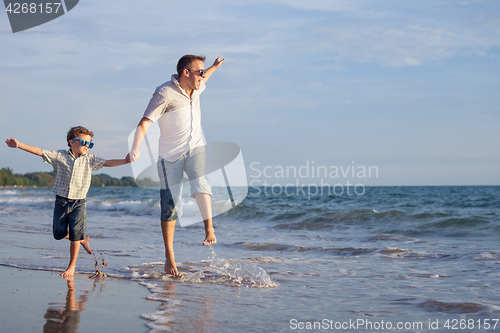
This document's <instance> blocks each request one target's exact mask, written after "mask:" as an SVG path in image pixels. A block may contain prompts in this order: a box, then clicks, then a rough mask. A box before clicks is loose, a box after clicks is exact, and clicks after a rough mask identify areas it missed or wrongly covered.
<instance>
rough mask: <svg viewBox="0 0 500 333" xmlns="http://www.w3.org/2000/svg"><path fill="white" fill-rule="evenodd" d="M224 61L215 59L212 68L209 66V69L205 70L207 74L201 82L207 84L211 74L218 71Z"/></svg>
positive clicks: (219, 58)
mask: <svg viewBox="0 0 500 333" xmlns="http://www.w3.org/2000/svg"><path fill="white" fill-rule="evenodd" d="M224 61H226V59H221V57H218V58H217V59H215V61H214V64H213V65H212V66H210V67H209V68H207V73H206V74H205V77H204V78H203V81H205V83H207V81H208V79H209V78H210V76H212V74H213V73H214V72H215V71H216V70H218V69H219V67H220V65H222V63H223V62H224Z"/></svg>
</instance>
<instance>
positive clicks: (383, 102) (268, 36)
mask: <svg viewBox="0 0 500 333" xmlns="http://www.w3.org/2000/svg"><path fill="white" fill-rule="evenodd" d="M184 54H204V55H206V56H207V60H206V62H205V65H206V67H208V66H210V65H211V64H212V63H213V61H214V60H215V59H216V58H217V57H218V56H222V57H223V58H225V59H226V61H225V62H224V63H223V65H222V66H221V68H220V69H219V70H218V71H217V72H215V74H214V75H213V76H212V77H211V78H210V80H209V81H208V84H207V89H206V90H205V91H204V92H203V94H202V95H201V101H202V102H201V103H202V104H201V105H202V127H203V131H204V134H205V138H206V140H207V141H208V142H231V143H235V144H237V145H238V146H239V147H240V148H241V155H242V157H243V159H244V163H245V165H246V172H247V179H248V182H249V183H251V184H252V185H263V184H264V182H265V181H267V184H268V185H273V184H288V183H290V184H295V182H296V181H297V182H298V183H300V184H303V183H308V184H320V181H324V183H323V184H330V185H334V184H336V183H340V184H344V183H346V182H347V181H351V183H352V184H358V183H359V184H364V185H367V186H368V185H369V186H387V185H500V130H499V128H500V94H498V90H499V88H500V75H499V73H500V2H498V1H496V0H491V1H487V0H484V1H481V0H469V1H468V0H432V1H428V0H418V1H417V0H409V1H398V0H390V1H389V0H379V1H368V0H366V1H365V0H358V1H353V0H349V1H344V0H308V1H299V0H266V1H260V0H241V1H229V0H215V1H189V2H180V1H150V0H144V1H140V2H130V1H118V0H109V1H91V0H81V1H80V2H79V3H78V5H77V6H76V7H75V8H73V9H72V10H71V11H70V12H68V13H67V14H65V15H63V16H61V17H59V18H57V19H55V20H53V21H50V22H48V23H46V24H43V25H40V26H38V27H35V28H32V29H29V30H25V31H22V32H18V33H15V34H14V33H12V31H11V28H10V25H9V21H8V17H7V14H6V13H5V12H4V13H0V112H1V122H0V133H2V135H3V137H4V140H5V139H7V138H11V137H13V138H16V139H18V140H19V141H21V142H23V143H26V144H29V145H33V146H37V147H40V148H43V149H65V148H66V147H67V146H66V142H65V138H66V132H67V131H68V130H69V128H70V127H72V126H75V125H82V126H85V127H88V128H89V129H91V130H93V131H94V132H95V137H94V138H93V140H94V142H95V147H94V149H92V153H93V154H95V155H97V156H100V157H103V158H106V159H113V158H123V157H125V156H126V154H127V152H128V146H127V138H128V136H129V135H130V133H131V132H132V131H133V130H134V129H135V126H136V125H137V124H138V122H139V120H140V119H141V117H142V115H143V112H144V110H145V108H146V106H147V104H148V102H149V99H150V98H151V96H152V94H153V92H154V90H155V88H156V87H157V86H159V85H161V84H163V83H164V82H166V81H168V80H170V76H171V74H173V73H174V72H175V66H176V64H177V60H178V59H179V58H180V57H181V56H182V55H184ZM495 91H497V93H494V92H495ZM2 167H8V168H11V169H13V171H14V173H20V174H22V173H27V172H36V171H51V170H52V167H51V166H50V165H49V164H46V163H43V162H42V160H41V159H40V158H39V157H36V156H34V155H30V154H28V153H25V152H22V151H19V150H15V149H11V148H8V147H7V146H6V145H5V144H2V145H1V146H0V168H2ZM318 168H319V169H318ZM294 170H295V173H294ZM299 170H301V171H302V173H301V174H299V173H298V171H299ZM318 170H322V171H325V170H327V171H328V172H327V173H325V172H324V173H323V174H322V175H321V176H320V177H318V175H317V173H318V172H316V173H315V174H313V173H314V171H318ZM353 170H355V172H354V173H352V171H353ZM363 170H364V172H363ZM368 170H371V171H373V172H372V173H371V174H368ZM287 171H288V172H287ZM98 173H107V174H109V175H111V176H114V177H122V176H133V173H132V168H131V166H129V165H127V166H121V167H116V168H105V169H102V170H101V171H99V172H98ZM252 182H253V183H252Z"/></svg>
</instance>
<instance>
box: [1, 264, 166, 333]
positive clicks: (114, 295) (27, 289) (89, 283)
mask: <svg viewBox="0 0 500 333" xmlns="http://www.w3.org/2000/svg"><path fill="white" fill-rule="evenodd" d="M0 280H1V281H2V283H1V284H0V286H1V287H0V289H1V291H0V297H1V300H2V302H1V308H0V313H1V314H0V318H1V319H0V327H2V332H23V333H29V332H41V331H43V332H147V331H148V330H149V329H148V328H147V326H146V324H147V323H148V321H146V320H144V319H141V318H140V317H139V316H140V315H141V314H143V313H148V312H154V311H155V310H156V307H157V306H158V303H157V302H153V301H148V300H146V299H145V298H146V297H147V296H148V295H149V293H148V290H147V289H146V288H144V287H141V286H139V285H138V284H137V283H132V282H131V281H130V280H118V279H112V278H100V279H89V277H88V276H87V275H76V276H75V277H74V279H73V281H67V280H65V279H62V278H61V277H60V276H59V273H58V272H47V271H39V270H28V269H16V268H11V267H5V266H0Z"/></svg>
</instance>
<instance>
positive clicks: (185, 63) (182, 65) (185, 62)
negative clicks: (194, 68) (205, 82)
mask: <svg viewBox="0 0 500 333" xmlns="http://www.w3.org/2000/svg"><path fill="white" fill-rule="evenodd" d="M205 59H206V57H205V56H204V55H199V56H197V55H192V54H186V55H185V56H182V58H180V59H179V61H178V62H177V74H179V77H181V75H182V72H183V71H184V70H185V69H186V68H187V69H190V68H189V67H191V64H192V63H193V61H196V60H201V61H205Z"/></svg>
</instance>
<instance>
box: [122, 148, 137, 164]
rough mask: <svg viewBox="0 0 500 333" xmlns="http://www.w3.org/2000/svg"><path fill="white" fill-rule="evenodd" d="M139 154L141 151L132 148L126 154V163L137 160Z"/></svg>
mask: <svg viewBox="0 0 500 333" xmlns="http://www.w3.org/2000/svg"><path fill="white" fill-rule="evenodd" d="M139 156H141V152H140V151H139V150H132V151H130V153H128V154H127V157H125V160H126V161H127V163H132V162H135V161H137V160H138V159H139Z"/></svg>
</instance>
